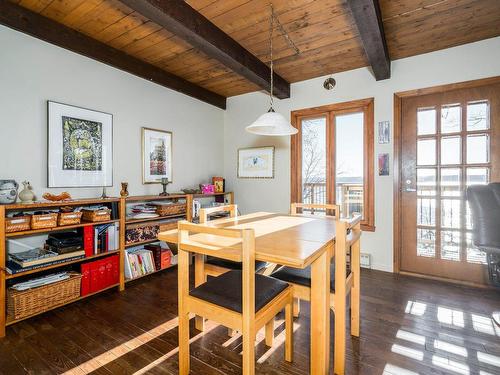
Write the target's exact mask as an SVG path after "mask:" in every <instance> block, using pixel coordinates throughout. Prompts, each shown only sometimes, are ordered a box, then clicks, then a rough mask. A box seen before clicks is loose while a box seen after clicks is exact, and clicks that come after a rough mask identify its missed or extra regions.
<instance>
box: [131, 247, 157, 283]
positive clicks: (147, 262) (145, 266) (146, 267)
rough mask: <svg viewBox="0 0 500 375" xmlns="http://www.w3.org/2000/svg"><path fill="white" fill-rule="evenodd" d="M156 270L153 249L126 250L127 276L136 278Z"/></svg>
mask: <svg viewBox="0 0 500 375" xmlns="http://www.w3.org/2000/svg"><path fill="white" fill-rule="evenodd" d="M155 271H156V268H155V260H154V256H153V252H152V251H150V250H146V249H129V250H127V251H126V253H125V277H126V278H127V279H135V278H136V277H140V276H144V275H147V274H148V273H152V272H155Z"/></svg>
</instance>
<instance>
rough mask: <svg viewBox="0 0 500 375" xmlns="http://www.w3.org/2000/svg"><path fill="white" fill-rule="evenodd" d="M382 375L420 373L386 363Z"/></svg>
mask: <svg viewBox="0 0 500 375" xmlns="http://www.w3.org/2000/svg"><path fill="white" fill-rule="evenodd" d="M382 375H419V374H418V372H414V371H410V370H407V369H405V368H402V367H398V366H395V365H392V364H390V363H388V364H386V365H385V367H384V372H383V373H382Z"/></svg>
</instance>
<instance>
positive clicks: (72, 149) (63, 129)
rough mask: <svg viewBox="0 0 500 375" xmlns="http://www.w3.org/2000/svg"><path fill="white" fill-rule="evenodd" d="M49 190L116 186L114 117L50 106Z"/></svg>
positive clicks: (83, 109) (65, 106)
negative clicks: (114, 182)
mask: <svg viewBox="0 0 500 375" xmlns="http://www.w3.org/2000/svg"><path fill="white" fill-rule="evenodd" d="M47 119H48V121H47V123H48V132H47V143H48V146H47V159H48V160H47V186H48V187H49V188H61V187H94V186H95V187H100V186H113V115H111V114H109V113H105V112H99V111H94V110H91V109H85V108H80V107H75V106H72V105H68V104H62V103H57V102H53V101H48V102H47Z"/></svg>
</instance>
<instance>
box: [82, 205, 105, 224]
mask: <svg viewBox="0 0 500 375" xmlns="http://www.w3.org/2000/svg"><path fill="white" fill-rule="evenodd" d="M82 220H83V221H91V222H93V223H95V222H100V221H109V220H111V210H110V209H107V208H105V209H102V210H85V209H84V210H83V216H82Z"/></svg>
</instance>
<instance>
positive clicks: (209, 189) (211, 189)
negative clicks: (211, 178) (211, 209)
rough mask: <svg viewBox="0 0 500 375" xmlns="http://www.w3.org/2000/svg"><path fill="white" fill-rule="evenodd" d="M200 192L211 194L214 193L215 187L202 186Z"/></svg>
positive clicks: (209, 185)
mask: <svg viewBox="0 0 500 375" xmlns="http://www.w3.org/2000/svg"><path fill="white" fill-rule="evenodd" d="M201 192H202V194H213V193H215V186H214V185H211V184H202V185H201Z"/></svg>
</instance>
